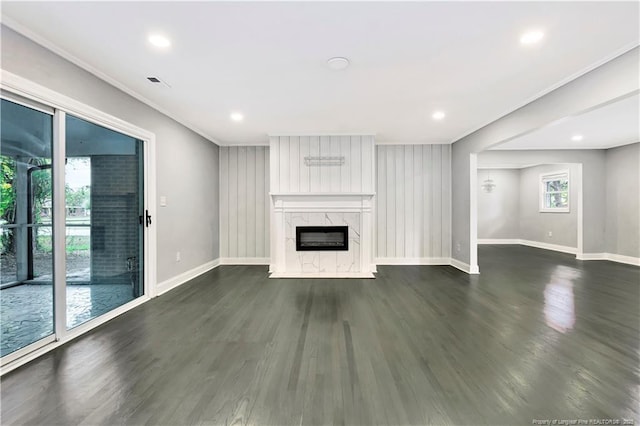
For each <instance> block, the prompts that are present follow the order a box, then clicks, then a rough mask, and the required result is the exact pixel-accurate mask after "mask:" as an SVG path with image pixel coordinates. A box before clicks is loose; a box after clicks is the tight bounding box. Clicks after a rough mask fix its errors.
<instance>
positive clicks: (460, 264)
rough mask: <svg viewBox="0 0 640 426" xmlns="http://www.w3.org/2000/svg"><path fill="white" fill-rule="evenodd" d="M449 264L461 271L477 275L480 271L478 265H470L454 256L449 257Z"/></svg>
mask: <svg viewBox="0 0 640 426" xmlns="http://www.w3.org/2000/svg"><path fill="white" fill-rule="evenodd" d="M451 266H453V267H454V268H456V269H459V270H461V271H462V272H466V273H467V274H469V275H477V274H479V273H480V268H478V265H475V266H471V265H469V264H468V263H464V262H462V261H460V260H458V259H454V258H451Z"/></svg>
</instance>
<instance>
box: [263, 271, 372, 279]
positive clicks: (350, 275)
mask: <svg viewBox="0 0 640 426" xmlns="http://www.w3.org/2000/svg"><path fill="white" fill-rule="evenodd" d="M269 278H375V276H374V275H373V273H372V272H273V273H272V274H271V275H269Z"/></svg>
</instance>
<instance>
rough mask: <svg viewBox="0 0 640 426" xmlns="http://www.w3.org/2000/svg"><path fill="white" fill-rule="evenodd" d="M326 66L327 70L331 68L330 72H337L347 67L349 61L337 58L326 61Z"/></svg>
mask: <svg viewBox="0 0 640 426" xmlns="http://www.w3.org/2000/svg"><path fill="white" fill-rule="evenodd" d="M327 65H329V68H331V69H332V70H336V71H339V70H343V69H345V68H347V67H348V66H349V60H348V59H347V58H342V57H338V56H337V57H335V58H331V59H329V60H327Z"/></svg>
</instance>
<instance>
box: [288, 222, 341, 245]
mask: <svg viewBox="0 0 640 426" xmlns="http://www.w3.org/2000/svg"><path fill="white" fill-rule="evenodd" d="M348 250H349V227H348V226H297V227H296V251H348Z"/></svg>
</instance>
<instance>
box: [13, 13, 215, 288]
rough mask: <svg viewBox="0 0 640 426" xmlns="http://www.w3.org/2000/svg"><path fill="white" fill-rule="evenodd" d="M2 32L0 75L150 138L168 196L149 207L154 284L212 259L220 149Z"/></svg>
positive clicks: (159, 185) (161, 185)
mask: <svg viewBox="0 0 640 426" xmlns="http://www.w3.org/2000/svg"><path fill="white" fill-rule="evenodd" d="M1 32H2V52H1V55H2V57H1V59H2V62H1V64H2V69H4V70H6V71H9V72H11V73H13V74H16V75H18V76H20V77H23V78H26V79H28V80H31V81H33V82H35V83H37V84H40V85H42V86H44V87H47V88H49V89H51V90H54V91H56V92H58V93H61V94H63V95H66V96H68V97H71V98H73V99H76V100H78V101H80V102H83V103H85V104H87V105H90V106H92V107H94V108H97V109H99V110H101V111H104V112H106V113H108V114H111V115H113V116H115V117H118V118H120V119H122V120H124V121H127V122H129V123H131V124H134V125H136V126H138V127H141V128H143V129H146V130H148V131H150V132H153V133H155V135H156V168H157V194H158V196H166V197H167V206H166V207H160V206H159V202H157V201H156V203H155V206H154V208H153V209H152V214H153V215H154V226H157V239H158V242H157V262H158V265H157V280H158V282H163V281H166V280H169V279H171V278H173V277H176V276H178V275H180V274H182V273H185V272H187V271H190V270H192V269H194V268H197V267H199V266H201V265H204V264H207V263H209V262H211V261H213V260H215V259H217V258H218V257H219V246H220V244H219V236H218V231H219V219H218V214H219V210H218V206H219V200H218V198H219V196H218V188H219V182H218V162H219V160H218V146H217V145H215V144H214V143H212V142H210V141H208V140H207V139H205V138H203V137H201V136H199V135H198V134H196V133H194V132H193V131H191V130H189V129H187V128H186V127H184V126H183V125H181V124H179V123H177V122H176V121H174V120H172V119H171V118H169V117H167V116H166V115H163V114H162V113H160V112H158V111H156V110H154V109H152V108H151V107H149V106H147V105H145V104H143V103H142V102H140V101H138V100H136V99H135V98H133V97H131V96H129V95H127V94H126V93H124V92H122V91H120V90H118V89H116V88H115V87H113V86H111V85H110V84H108V83H106V82H105V81H103V80H100V79H99V78H97V77H95V76H94V75H93V74H90V73H89V72H87V71H85V70H83V69H81V68H79V67H78V66H76V65H74V64H72V63H71V62H69V61H67V60H65V59H63V58H61V57H60V56H58V55H56V54H55V53H53V52H51V51H49V50H47V49H45V48H43V47H42V46H40V45H38V44H36V43H34V42H32V41H30V40H29V39H27V38H25V37H23V36H22V35H20V34H18V33H16V32H15V31H13V30H11V29H9V28H7V27H5V26H1ZM176 251H180V252H181V255H182V256H181V257H182V260H181V261H180V262H177V261H176Z"/></svg>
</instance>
